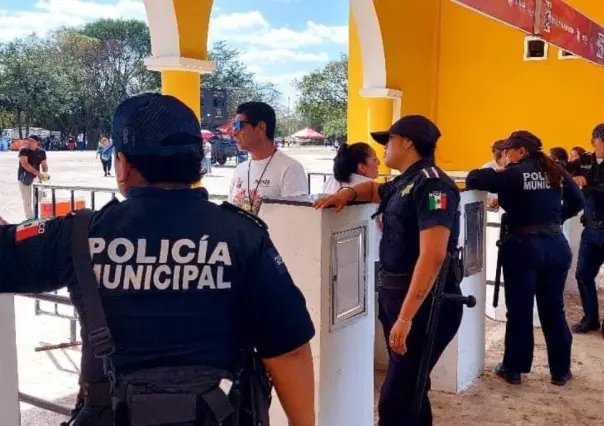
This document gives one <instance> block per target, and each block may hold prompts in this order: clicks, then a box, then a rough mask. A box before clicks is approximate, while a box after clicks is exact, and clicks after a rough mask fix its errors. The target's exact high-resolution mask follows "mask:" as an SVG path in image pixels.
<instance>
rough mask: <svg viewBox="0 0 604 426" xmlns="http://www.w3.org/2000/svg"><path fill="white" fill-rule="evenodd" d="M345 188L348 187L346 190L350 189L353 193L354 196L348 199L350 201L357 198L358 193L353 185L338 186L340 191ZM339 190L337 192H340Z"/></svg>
mask: <svg viewBox="0 0 604 426" xmlns="http://www.w3.org/2000/svg"><path fill="white" fill-rule="evenodd" d="M345 189H348V190H350V191H352V193H353V194H354V197H352V200H350V201H354V200H356V199H357V195H358V194H357V192H356V191H355V189H354V188H353V187H351V186H344V187H342V188H340V191H343V190H345ZM340 191H338V192H340Z"/></svg>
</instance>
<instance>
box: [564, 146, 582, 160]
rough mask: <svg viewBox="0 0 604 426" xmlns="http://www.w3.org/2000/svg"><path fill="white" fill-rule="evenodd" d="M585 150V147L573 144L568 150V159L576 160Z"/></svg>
mask: <svg viewBox="0 0 604 426" xmlns="http://www.w3.org/2000/svg"><path fill="white" fill-rule="evenodd" d="M586 152H587V151H586V150H585V148H583V147H580V146H574V147H573V148H572V149H571V150H570V157H569V158H568V161H569V162H571V161H577V160H578V159H579V158H580V157H581V156H582V155H583V154H585V153H586Z"/></svg>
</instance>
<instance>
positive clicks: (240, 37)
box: [0, 0, 348, 95]
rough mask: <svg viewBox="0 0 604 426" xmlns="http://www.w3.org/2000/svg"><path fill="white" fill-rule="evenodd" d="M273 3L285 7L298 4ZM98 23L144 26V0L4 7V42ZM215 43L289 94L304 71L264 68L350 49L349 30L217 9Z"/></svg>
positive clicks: (0, 14)
mask: <svg viewBox="0 0 604 426" xmlns="http://www.w3.org/2000/svg"><path fill="white" fill-rule="evenodd" d="M1 1H2V0H0V2H1ZM166 1H168V0H166ZM275 1H276V2H279V3H287V2H294V1H297V0H275ZM100 18H113V19H117V18H124V19H131V18H133V19H141V20H145V21H146V14H145V7H144V4H143V0H113V2H106V1H100V0H38V1H37V3H36V4H35V5H34V7H33V8H32V9H31V10H22V11H8V10H3V9H1V8H0V42H6V41H10V40H12V39H15V38H18V37H24V36H27V35H30V34H32V33H36V34H38V35H39V36H45V35H46V34H47V33H48V32H49V31H53V30H56V29H57V28H60V27H63V26H69V27H76V26H81V25H84V24H86V23H87V22H91V21H94V20H96V19H100ZM217 40H226V41H228V42H230V43H231V44H233V45H234V46H236V47H237V48H238V49H239V50H240V51H241V52H242V57H241V58H242V60H243V61H244V62H245V63H246V64H247V65H248V69H249V70H250V71H251V72H254V73H255V74H256V75H257V77H258V79H259V80H261V81H270V82H273V83H275V84H277V85H279V86H280V88H281V89H282V90H284V92H287V93H288V95H289V94H290V93H289V92H290V91H291V90H292V88H291V83H292V81H293V80H294V79H298V78H300V77H302V76H303V75H304V74H305V72H304V71H298V72H292V73H282V74H275V75H271V76H269V75H266V73H265V67H264V66H263V65H264V64H267V63H270V64H271V71H272V72H273V74H274V72H275V71H277V72H278V69H279V67H278V65H277V64H279V63H304V62H306V63H319V62H326V61H328V60H329V55H328V54H327V53H326V52H317V53H312V52H308V51H305V49H306V48H315V49H316V48H317V47H320V48H323V47H324V46H326V45H329V44H331V45H334V44H335V45H340V46H346V44H347V43H348V28H347V26H326V25H322V24H317V23H315V22H312V21H309V22H307V23H306V24H305V26H304V27H303V28H302V29H301V30H294V29H291V28H289V27H286V26H282V27H275V26H272V25H271V24H270V23H269V22H268V21H267V20H266V19H265V18H264V16H263V15H262V13H261V12H259V11H258V10H251V11H246V12H238V13H224V12H223V11H222V10H220V9H219V8H217V7H214V9H213V10H212V17H211V21H210V34H209V42H210V43H212V42H214V41H217ZM274 65H275V66H274ZM292 94H293V92H292Z"/></svg>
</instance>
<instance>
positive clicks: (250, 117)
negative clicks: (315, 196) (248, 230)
mask: <svg viewBox="0 0 604 426" xmlns="http://www.w3.org/2000/svg"><path fill="white" fill-rule="evenodd" d="M276 124H277V119H276V116H275V110H274V109H273V108H272V107H271V106H270V105H267V104H265V103H264V102H246V103H244V104H241V105H239V107H237V116H236V117H235V121H234V122H233V134H234V136H235V139H236V141H237V145H238V146H239V149H240V150H243V151H248V153H249V155H250V159H249V160H248V161H245V162H243V163H241V164H239V165H238V166H237V168H236V169H235V173H234V174H233V179H232V181H231V187H230V191H229V202H231V203H233V204H235V205H237V206H239V207H241V208H243V209H245V210H247V211H249V212H252V213H254V214H258V211H259V210H260V205H261V203H262V198H281V197H291V196H296V195H306V194H308V181H307V178H306V173H305V172H304V167H302V164H300V163H299V162H298V161H297V160H295V159H293V158H291V157H290V156H288V155H286V154H284V153H283V152H282V151H279V150H278V149H277V148H276V146H275V142H274V138H275V127H276Z"/></svg>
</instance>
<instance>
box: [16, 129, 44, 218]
mask: <svg viewBox="0 0 604 426" xmlns="http://www.w3.org/2000/svg"><path fill="white" fill-rule="evenodd" d="M41 142H42V140H41V139H40V137H39V136H37V135H30V136H29V137H28V138H27V146H25V147H23V148H21V150H20V151H19V169H18V171H17V180H18V181H19V192H20V193H21V199H22V200H23V210H24V212H25V217H26V218H27V219H28V220H31V219H33V218H34V206H33V187H32V184H33V183H34V179H35V178H38V179H40V181H44V180H46V178H47V176H48V175H47V173H48V163H47V162H46V151H44V150H43V149H42V148H40V143H41ZM40 168H41V169H42V171H40Z"/></svg>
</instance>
